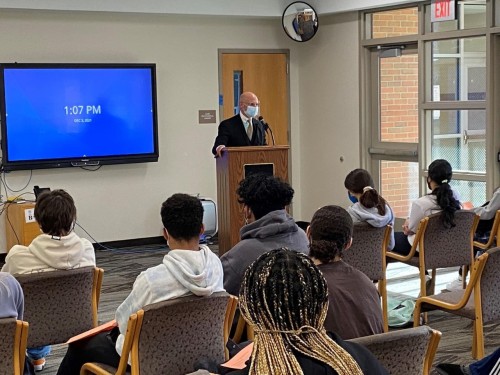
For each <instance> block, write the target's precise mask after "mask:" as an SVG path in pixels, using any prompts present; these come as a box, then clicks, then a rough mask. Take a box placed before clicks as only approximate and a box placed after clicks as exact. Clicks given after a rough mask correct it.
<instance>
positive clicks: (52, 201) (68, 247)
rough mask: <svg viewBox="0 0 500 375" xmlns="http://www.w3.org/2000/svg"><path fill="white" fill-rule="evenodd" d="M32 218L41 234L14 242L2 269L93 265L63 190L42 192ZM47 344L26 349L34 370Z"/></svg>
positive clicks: (41, 361) (41, 364) (18, 271)
mask: <svg viewBox="0 0 500 375" xmlns="http://www.w3.org/2000/svg"><path fill="white" fill-rule="evenodd" d="M35 219H36V221H37V222H38V225H39V226H40V229H41V230H42V232H43V234H40V235H39V236H37V237H36V238H35V239H34V240H33V241H32V242H31V244H30V245H29V246H22V245H15V246H14V247H12V249H10V251H9V252H8V253H7V257H6V258H5V265H4V266H3V267H2V271H3V272H9V273H10V274H13V275H16V274H26V273H35V272H49V271H56V270H69V269H73V268H79V267H87V266H95V253H94V247H93V246H92V244H91V243H90V241H89V240H87V239H85V238H80V237H79V236H78V235H77V234H76V233H75V232H74V231H73V228H74V226H75V221H76V207H75V202H74V201H73V198H72V197H71V195H69V194H68V193H67V192H66V191H64V190H53V191H50V192H45V193H42V194H41V195H40V196H39V197H38V199H37V201H36V204H35ZM50 350H51V347H50V346H41V347H36V348H28V350H27V356H28V358H29V359H30V360H31V362H32V363H33V366H34V367H35V370H37V371H41V370H42V369H43V367H44V366H45V357H46V356H48V355H49V354H50Z"/></svg>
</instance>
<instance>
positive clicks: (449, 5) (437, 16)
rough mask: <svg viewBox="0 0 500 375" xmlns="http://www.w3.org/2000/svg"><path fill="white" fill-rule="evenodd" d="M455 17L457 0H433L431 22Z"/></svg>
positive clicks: (450, 19) (449, 19)
mask: <svg viewBox="0 0 500 375" xmlns="http://www.w3.org/2000/svg"><path fill="white" fill-rule="evenodd" d="M454 19H455V0H432V3H431V22H439V21H452V20H454Z"/></svg>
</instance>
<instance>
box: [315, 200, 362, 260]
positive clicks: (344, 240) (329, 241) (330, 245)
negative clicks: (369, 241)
mask: <svg viewBox="0 0 500 375" xmlns="http://www.w3.org/2000/svg"><path fill="white" fill-rule="evenodd" d="M353 226H354V224H353V221H352V218H351V215H349V213H348V212H347V211H346V210H345V209H343V208H342V207H339V206H333V205H332V206H325V207H322V208H320V209H319V210H318V211H316V212H315V213H314V215H313V218H312V220H311V225H310V227H309V236H310V238H311V243H310V244H309V256H311V257H313V258H316V259H318V260H319V261H320V262H321V263H329V262H331V261H332V260H333V259H334V258H335V257H336V256H337V255H338V256H340V257H341V256H342V251H343V250H345V248H346V246H347V245H348V244H349V241H350V240H351V238H352V230H353Z"/></svg>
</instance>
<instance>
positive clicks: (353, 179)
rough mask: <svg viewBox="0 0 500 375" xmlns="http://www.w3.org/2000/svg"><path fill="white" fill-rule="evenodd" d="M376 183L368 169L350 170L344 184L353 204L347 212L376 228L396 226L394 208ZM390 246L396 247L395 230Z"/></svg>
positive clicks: (390, 247)
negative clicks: (377, 188)
mask: <svg viewBox="0 0 500 375" xmlns="http://www.w3.org/2000/svg"><path fill="white" fill-rule="evenodd" d="M374 185H375V184H374V183H373V179H372V176H370V174H369V173H368V171H366V170H364V169H360V168H358V169H355V170H353V171H351V172H349V173H348V174H347V176H346V178H345V180H344V186H345V188H346V189H347V195H348V196H349V200H350V201H351V202H352V203H353V205H352V206H350V207H349V208H348V209H347V212H349V215H351V217H352V220H353V221H354V222H355V223H356V222H366V223H368V224H370V225H371V226H372V227H375V228H381V227H385V226H387V225H391V226H392V227H393V228H394V214H393V212H392V209H391V207H390V206H389V205H388V204H387V202H386V200H385V199H384V198H382V196H381V195H379V193H378V192H377V190H375V188H374ZM388 247H389V250H391V249H392V248H393V247H394V231H392V234H391V239H390V241H389V246H388Z"/></svg>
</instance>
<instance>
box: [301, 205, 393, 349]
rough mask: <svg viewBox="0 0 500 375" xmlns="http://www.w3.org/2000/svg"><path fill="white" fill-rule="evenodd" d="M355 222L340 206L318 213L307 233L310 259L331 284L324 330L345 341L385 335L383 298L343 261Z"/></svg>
mask: <svg viewBox="0 0 500 375" xmlns="http://www.w3.org/2000/svg"><path fill="white" fill-rule="evenodd" d="M352 227H353V222H352V219H351V217H350V216H349V214H348V213H347V211H346V210H344V209H343V208H342V207H339V206H325V207H323V208H320V209H319V210H318V211H316V212H315V214H314V216H313V218H312V220H311V225H310V226H309V228H308V229H307V236H308V237H309V241H310V245H309V256H310V257H311V258H312V260H313V261H314V264H316V265H317V266H318V268H319V270H320V271H321V272H322V273H323V276H324V277H325V279H326V283H327V284H328V300H329V301H330V304H329V307H328V314H327V315H326V320H325V328H326V330H327V331H333V332H335V333H337V334H338V335H339V336H340V337H342V338H343V339H344V340H347V339H352V338H356V337H361V336H369V335H374V334H377V333H383V332H384V323H383V318H382V308H381V305H380V296H379V294H378V291H377V288H376V287H375V285H374V284H373V282H372V281H371V280H370V279H369V278H368V277H367V276H366V275H365V274H364V273H362V272H361V271H359V270H357V269H355V268H353V267H352V266H350V265H349V264H347V263H345V262H344V261H342V253H343V252H344V251H349V250H348V249H349V247H350V246H351V243H352Z"/></svg>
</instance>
